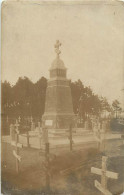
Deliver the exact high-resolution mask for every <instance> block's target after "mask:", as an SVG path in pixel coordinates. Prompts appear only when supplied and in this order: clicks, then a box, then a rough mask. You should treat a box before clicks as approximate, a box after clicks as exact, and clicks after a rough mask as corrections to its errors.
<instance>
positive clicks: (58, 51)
mask: <svg viewBox="0 0 124 195" xmlns="http://www.w3.org/2000/svg"><path fill="white" fill-rule="evenodd" d="M61 45H62V44H61V43H60V42H59V40H57V41H56V44H55V46H54V47H55V52H56V54H57V57H58V58H59V55H60V53H61V51H60V50H59V47H60V46H61Z"/></svg>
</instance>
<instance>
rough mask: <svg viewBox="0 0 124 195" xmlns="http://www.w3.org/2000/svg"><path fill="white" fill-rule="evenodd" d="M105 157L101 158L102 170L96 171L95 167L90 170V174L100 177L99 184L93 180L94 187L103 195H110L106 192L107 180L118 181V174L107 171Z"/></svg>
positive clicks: (110, 194)
mask: <svg viewBox="0 0 124 195" xmlns="http://www.w3.org/2000/svg"><path fill="white" fill-rule="evenodd" d="M107 159H108V158H107V157H106V156H103V157H102V169H98V168H95V167H92V168H91V173H95V174H97V175H101V183H99V182H98V181H97V180H95V187H96V188H97V189H98V190H99V191H101V192H102V193H103V194H104V195H112V193H111V192H109V191H108V190H107V179H108V178H111V179H118V173H114V172H111V171H107V166H106V164H107Z"/></svg>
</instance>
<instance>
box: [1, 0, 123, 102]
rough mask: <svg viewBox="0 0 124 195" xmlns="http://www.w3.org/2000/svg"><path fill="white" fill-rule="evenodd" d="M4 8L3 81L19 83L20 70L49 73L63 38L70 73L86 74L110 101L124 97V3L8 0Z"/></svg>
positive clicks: (70, 75) (73, 75)
mask: <svg viewBox="0 0 124 195" xmlns="http://www.w3.org/2000/svg"><path fill="white" fill-rule="evenodd" d="M2 14H3V18H2V21H3V22H2V41H3V42H2V80H3V81H4V80H8V81H9V82H10V83H11V84H15V82H16V81H17V79H18V77H19V76H27V77H29V78H30V79H31V80H32V81H33V82H36V81H37V80H38V79H39V78H40V77H41V76H45V77H47V78H49V72H48V69H49V68H50V65H51V63H52V61H53V60H54V58H55V52H54V44H55V42H56V40H57V39H59V40H60V42H61V43H62V47H61V51H62V54H61V59H62V60H63V61H64V63H65V66H66V67H67V68H68V78H69V79H72V80H73V81H74V80H77V79H81V80H82V82H83V83H84V85H86V86H91V88H92V89H93V91H94V92H95V93H98V94H99V95H103V96H106V97H107V98H108V99H109V101H112V100H114V99H116V98H117V99H119V100H120V101H121V102H123V98H122V89H123V88H124V85H123V68H124V6H122V3H120V4H114V5H104V4H103V3H102V4H101V5H100V4H92V5H88V4H83V5H78V4H77V5H49V6H48V5H45V4H44V5H41V4H40V2H38V1H35V2H33V1H32V2H31V1H30V2H27V3H26V2H24V1H23V3H19V2H10V3H9V2H8V3H5V4H4V5H3V13H2Z"/></svg>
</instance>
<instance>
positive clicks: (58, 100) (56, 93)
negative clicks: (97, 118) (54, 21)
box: [42, 40, 74, 129]
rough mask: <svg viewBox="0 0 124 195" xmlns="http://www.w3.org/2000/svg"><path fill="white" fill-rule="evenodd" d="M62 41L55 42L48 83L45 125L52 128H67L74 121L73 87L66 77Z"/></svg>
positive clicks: (44, 116)
mask: <svg viewBox="0 0 124 195" xmlns="http://www.w3.org/2000/svg"><path fill="white" fill-rule="evenodd" d="M60 46H61V43H60V42H59V40H57V41H56V44H55V52H56V59H55V60H54V61H53V62H52V65H51V68H50V69H49V71H50V79H49V80H48V83H47V89H46V101H45V112H44V115H43V118H42V120H43V126H47V128H51V129H66V128H68V127H69V125H70V124H71V125H73V123H74V112H73V104H72V96H71V88H70V85H69V81H68V79H67V78H66V73H67V69H66V67H65V65H64V62H63V61H62V60H61V59H60V53H61V51H60V49H59V47H60Z"/></svg>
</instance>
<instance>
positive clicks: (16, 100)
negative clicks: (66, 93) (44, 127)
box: [1, 77, 120, 118]
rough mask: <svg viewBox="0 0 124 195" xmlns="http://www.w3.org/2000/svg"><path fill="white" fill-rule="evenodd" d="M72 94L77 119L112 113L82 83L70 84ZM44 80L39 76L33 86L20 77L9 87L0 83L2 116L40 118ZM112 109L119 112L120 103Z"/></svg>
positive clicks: (43, 95) (104, 102)
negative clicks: (77, 115)
mask: <svg viewBox="0 0 124 195" xmlns="http://www.w3.org/2000/svg"><path fill="white" fill-rule="evenodd" d="M69 83H70V87H71V93H72V101H73V109H74V113H75V114H79V116H80V117H83V118H85V117H87V116H88V115H97V116H98V115H100V113H101V111H103V110H104V111H105V110H106V111H108V112H111V110H112V109H111V106H110V105H109V103H108V101H107V99H106V98H104V97H99V96H98V95H96V94H94V93H93V91H92V89H91V88H90V87H85V86H84V85H83V83H82V82H81V80H78V81H75V82H72V81H71V80H70V81H69ZM46 87H47V79H46V78H45V77H41V79H40V80H38V81H37V82H36V83H33V82H32V81H31V80H30V79H29V78H27V77H24V78H22V77H19V79H18V81H17V83H16V84H15V85H14V86H11V85H10V83H9V82H7V81H5V82H3V83H2V87H1V88H2V114H3V115H6V116H9V117H18V116H33V117H41V116H42V114H43V113H44V107H45V95H46ZM112 106H113V109H114V110H116V111H117V110H119V109H120V106H119V102H118V101H117V100H115V101H114V102H113V104H112Z"/></svg>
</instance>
